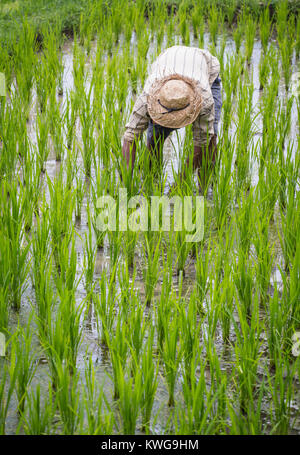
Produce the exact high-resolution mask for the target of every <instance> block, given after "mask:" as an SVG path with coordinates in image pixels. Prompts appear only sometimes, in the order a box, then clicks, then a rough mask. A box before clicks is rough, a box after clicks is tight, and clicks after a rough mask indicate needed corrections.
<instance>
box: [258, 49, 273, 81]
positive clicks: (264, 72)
mask: <svg viewBox="0 0 300 455" xmlns="http://www.w3.org/2000/svg"><path fill="white" fill-rule="evenodd" d="M270 72H271V67H270V51H265V52H264V53H262V54H261V56H260V60H259V89H260V90H263V88H264V87H265V86H266V85H267V83H268V79H269V76H270Z"/></svg>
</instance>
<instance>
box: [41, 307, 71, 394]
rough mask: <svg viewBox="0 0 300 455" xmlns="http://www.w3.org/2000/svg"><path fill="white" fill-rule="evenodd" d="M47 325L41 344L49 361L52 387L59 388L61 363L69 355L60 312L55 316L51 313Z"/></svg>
mask: <svg viewBox="0 0 300 455" xmlns="http://www.w3.org/2000/svg"><path fill="white" fill-rule="evenodd" d="M47 325H48V329H47V332H46V334H45V335H44V334H43V335H44V336H43V338H42V339H41V345H42V347H43V350H44V352H45V356H46V358H47V361H48V365H49V370H50V377H51V384H52V387H53V389H54V390H57V387H58V380H59V379H58V374H59V368H60V364H62V362H63V361H64V359H65V358H66V357H67V340H66V337H65V334H64V324H63V321H62V315H61V314H60V312H57V314H56V317H55V318H54V317H53V315H52V314H49V316H48V320H47ZM40 333H41V332H40Z"/></svg>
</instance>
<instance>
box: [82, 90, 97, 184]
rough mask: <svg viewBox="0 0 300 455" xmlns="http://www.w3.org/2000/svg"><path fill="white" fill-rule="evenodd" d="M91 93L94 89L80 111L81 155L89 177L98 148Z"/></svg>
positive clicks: (85, 96)
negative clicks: (96, 148)
mask: <svg viewBox="0 0 300 455" xmlns="http://www.w3.org/2000/svg"><path fill="white" fill-rule="evenodd" d="M91 92H92V87H90V90H89V92H88V94H84V98H83V106H82V109H81V111H80V121H81V137H82V144H83V148H82V150H81V155H82V159H83V165H84V170H85V174H86V176H87V177H90V175H91V165H92V157H93V155H94V153H95V147H96V146H95V138H94V128H95V116H94V113H93V111H92V109H91V107H92V103H91Z"/></svg>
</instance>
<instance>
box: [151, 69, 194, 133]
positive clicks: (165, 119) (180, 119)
mask: <svg viewBox="0 0 300 455" xmlns="http://www.w3.org/2000/svg"><path fill="white" fill-rule="evenodd" d="M174 79H175V80H182V81H184V82H185V83H186V84H188V85H189V87H190V89H191V90H190V92H191V97H190V100H189V106H188V107H186V108H185V109H183V110H179V111H173V112H167V113H166V110H165V109H163V108H162V106H161V105H160V104H159V102H158V100H159V93H160V90H161V89H162V87H163V85H164V84H165V83H166V82H168V81H170V80H174ZM201 104H202V99H201V94H200V90H199V86H198V84H197V82H196V81H194V80H193V79H190V78H188V77H185V76H180V75H177V74H176V75H171V76H166V77H164V78H162V79H160V80H157V81H155V82H154V83H153V84H152V86H151V88H150V90H149V94H148V97H147V107H148V113H149V115H150V117H151V119H152V120H153V122H155V123H158V124H159V125H161V126H165V127H167V128H183V127H185V126H187V125H190V124H191V123H193V122H194V121H195V120H196V118H197V117H198V115H199V113H200V109H201Z"/></svg>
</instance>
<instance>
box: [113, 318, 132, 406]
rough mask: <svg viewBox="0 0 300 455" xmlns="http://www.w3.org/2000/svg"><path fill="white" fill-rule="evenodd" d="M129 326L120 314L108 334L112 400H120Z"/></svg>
mask: <svg viewBox="0 0 300 455" xmlns="http://www.w3.org/2000/svg"><path fill="white" fill-rule="evenodd" d="M128 337H129V326H128V325H127V324H126V322H125V321H122V319H121V316H120V314H119V315H118V318H117V324H116V329H115V333H114V334H110V339H109V345H108V347H109V352H110V358H111V364H112V369H113V382H114V399H115V400H117V399H118V398H120V389H121V387H122V386H124V383H122V381H124V377H123V375H124V368H125V364H126V360H127V353H128V341H127V340H128Z"/></svg>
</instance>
